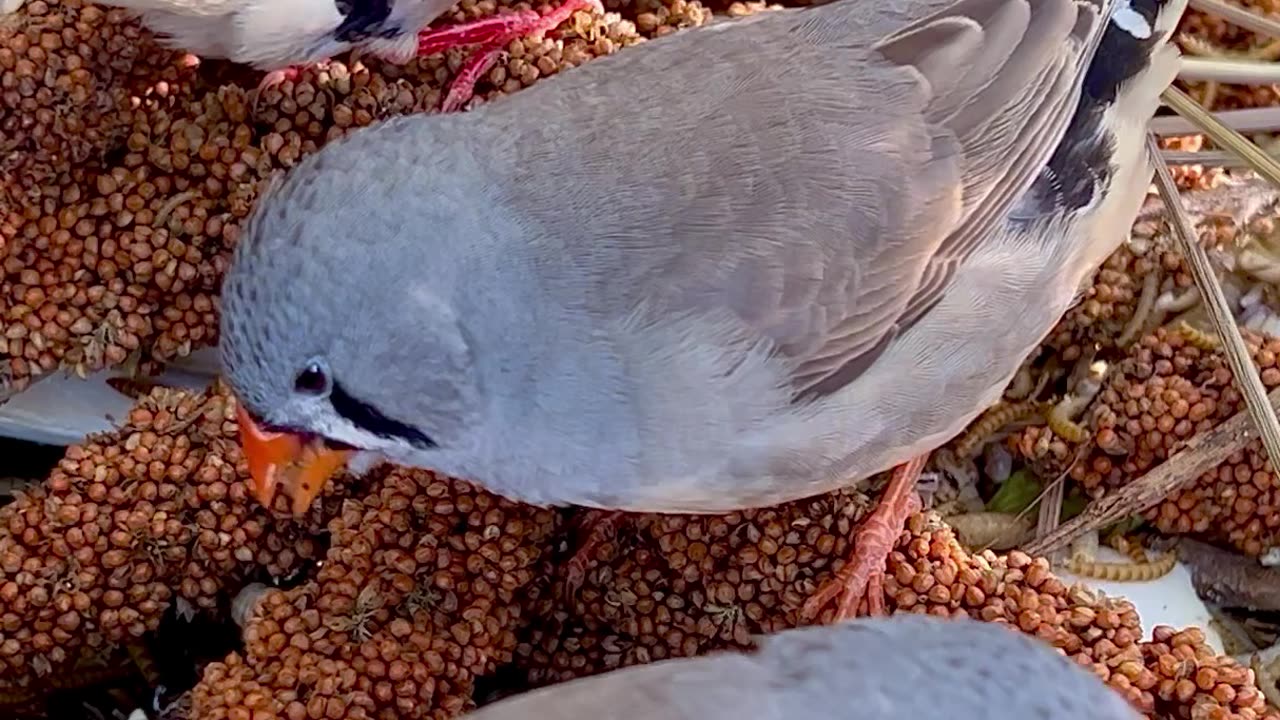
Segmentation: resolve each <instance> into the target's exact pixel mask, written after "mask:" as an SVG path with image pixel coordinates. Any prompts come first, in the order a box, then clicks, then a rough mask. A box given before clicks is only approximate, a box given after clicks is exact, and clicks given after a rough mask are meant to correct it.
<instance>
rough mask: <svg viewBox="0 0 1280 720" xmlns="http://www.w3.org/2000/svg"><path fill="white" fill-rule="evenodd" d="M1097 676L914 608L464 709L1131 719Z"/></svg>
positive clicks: (756, 719) (482, 717)
mask: <svg viewBox="0 0 1280 720" xmlns="http://www.w3.org/2000/svg"><path fill="white" fill-rule="evenodd" d="M1139 717H1140V716H1139V715H1138V713H1137V712H1136V711H1135V710H1134V709H1133V708H1131V707H1129V706H1128V705H1127V704H1126V702H1125V701H1124V699H1123V698H1121V696H1120V695H1119V694H1118V693H1116V692H1115V691H1113V690H1111V689H1110V688H1108V687H1107V686H1106V685H1105V684H1103V682H1102V681H1101V680H1100V679H1099V678H1098V677H1096V676H1094V675H1092V674H1090V673H1089V672H1088V671H1086V670H1084V669H1082V668H1080V667H1077V666H1076V665H1075V664H1074V663H1072V662H1070V661H1068V660H1067V659H1066V658H1064V657H1062V656H1061V655H1059V654H1058V653H1057V652H1056V651H1054V650H1053V649H1052V648H1050V647H1048V646H1047V645H1044V644H1042V643H1041V641H1038V640H1033V639H1031V638H1028V637H1026V636H1023V635H1021V634H1019V633H1018V632H1017V631H1016V630H1013V629H1011V628H1008V627H1007V626H1003V625H995V624H988V623H981V622H978V621H974V620H941V619H937V618H931V617H927V616H920V615H898V616H895V617H892V618H881V619H864V620H856V621H853V622H849V623H845V624H843V625H835V626H818V627H810V628H804V629H799V630H789V631H785V632H782V633H779V634H777V635H773V636H769V637H765V638H763V640H762V648H761V649H760V650H759V651H758V652H757V653H756V654H753V655H739V654H734V653H720V654H714V655H710V656H706V657H702V658H696V659H680V660H669V661H665V662H659V663H655V664H651V665H645V666H640V667H634V668H627V669H623V670H617V671H614V672H611V673H607V674H604V675H600V676H596V677H591V678H586V679H580V680H575V681H571V682H569V683H566V684H562V685H556V686H552V687H549V688H544V689H541V690H536V691H533V692H531V693H527V694H525V695H521V696H517V697H514V698H510V699H507V700H504V701H499V702H497V703H495V704H493V705H491V706H488V707H484V708H481V709H480V710H478V711H476V712H474V713H472V714H470V715H468V716H467V718H468V720H507V719H508V718H510V719H512V720H514V719H515V718H521V719H522V720H542V719H543V718H546V719H548V720H550V719H551V718H556V719H557V720H578V719H581V720H588V719H589V720H608V719H610V718H618V719H619V720H621V719H622V718H626V719H627V720H709V719H711V718H733V719H734V720H891V719H893V720H896V719H898V718H921V719H923V718H939V719H941V718H954V719H955V720H1031V719H1032V718H1034V719H1035V720H1083V719H1085V718H1089V719H1090V720H1137V718H1139Z"/></svg>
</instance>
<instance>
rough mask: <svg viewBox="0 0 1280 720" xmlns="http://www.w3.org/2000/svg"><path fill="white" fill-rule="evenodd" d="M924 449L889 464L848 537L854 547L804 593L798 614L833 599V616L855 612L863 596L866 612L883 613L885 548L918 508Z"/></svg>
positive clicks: (814, 610)
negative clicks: (885, 480) (879, 489)
mask: <svg viewBox="0 0 1280 720" xmlns="http://www.w3.org/2000/svg"><path fill="white" fill-rule="evenodd" d="M928 457H929V456H928V455H924V456H921V457H918V458H915V459H913V460H911V461H909V462H906V463H903V464H902V465H899V466H898V467H896V468H894V469H893V474H892V475H891V476H890V477H889V486H888V487H886V488H885V491H884V496H883V497H881V498H880V502H879V503H877V505H876V509H875V510H874V511H872V513H871V515H870V516H869V517H867V518H866V519H865V520H863V521H862V523H861V525H860V526H859V528H858V532H857V535H855V536H854V540H853V552H852V554H851V555H850V557H849V558H848V561H847V562H846V563H845V564H844V565H843V566H842V567H841V568H840V569H839V570H838V571H836V574H835V575H834V576H833V577H832V578H831V579H829V580H827V582H825V583H823V585H822V587H820V588H818V590H817V591H816V592H815V593H814V594H813V597H811V598H809V600H808V602H806V603H805V604H804V608H803V610H802V614H803V616H804V617H805V618H807V619H810V620H812V619H813V618H816V617H817V616H818V614H819V613H820V612H822V608H824V607H826V605H827V603H829V602H831V601H833V600H835V601H838V604H837V606H836V621H837V622H839V621H840V620H847V619H849V618H853V617H856V616H857V614H858V604H859V603H861V602H862V599H863V598H866V600H867V613H868V614H869V615H884V614H885V609H884V571H885V565H886V563H887V562H888V560H889V553H891V552H893V546H894V545H896V544H897V542H898V538H899V537H900V536H901V535H902V531H903V529H904V528H905V527H906V524H907V518H909V517H911V514H912V513H914V512H916V511H918V510H919V509H920V497H919V496H918V495H917V494H916V480H917V479H918V478H919V477H920V471H921V470H923V469H924V464H925V461H926V460H927V459H928Z"/></svg>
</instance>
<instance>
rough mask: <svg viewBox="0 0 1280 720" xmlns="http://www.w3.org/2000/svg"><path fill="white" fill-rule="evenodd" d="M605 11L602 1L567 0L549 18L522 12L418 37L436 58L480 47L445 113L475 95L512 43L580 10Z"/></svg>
mask: <svg viewBox="0 0 1280 720" xmlns="http://www.w3.org/2000/svg"><path fill="white" fill-rule="evenodd" d="M587 9H596V10H600V11H603V7H602V6H601V5H600V3H599V0H565V3H564V4H563V5H561V6H560V7H558V8H556V9H555V10H552V11H550V12H548V13H547V14H545V15H542V14H540V13H537V12H534V11H533V10H520V11H518V12H513V13H505V14H503V15H498V16H497V17H491V18H485V19H484V20H477V21H475V22H468V23H460V24H458V25H451V26H449V27H443V28H437V29H435V30H425V31H423V32H422V33H421V34H420V35H418V54H419V55H434V54H436V53H440V52H444V51H445V50H449V49H451V48H455V47H459V46H462V45H479V46H480V47H478V48H477V49H476V51H475V52H474V53H473V54H472V55H471V57H469V58H467V61H466V62H465V63H464V64H463V65H462V67H461V68H459V70H458V74H457V75H456V76H455V77H454V79H453V81H452V82H451V83H449V90H448V92H446V93H445V96H444V100H443V101H442V102H441V103H440V111H441V112H453V111H454V110H457V109H459V108H461V107H462V106H463V104H465V103H466V102H467V101H468V100H470V99H471V98H472V96H473V95H474V94H475V85H476V83H477V82H478V81H479V80H480V78H481V77H483V76H484V74H485V73H486V72H488V71H489V69H490V68H492V67H493V65H494V63H496V62H497V61H498V59H499V58H500V57H501V56H502V53H503V52H504V50H505V48H506V46H507V44H508V43H510V42H511V41H512V40H515V39H516V38H519V37H524V36H526V35H534V34H537V33H544V32H549V31H551V30H554V29H555V28H557V27H559V26H560V24H561V23H563V22H564V21H566V20H568V19H569V18H570V17H571V16H572V15H573V14H574V13H575V12H577V11H578V10H587Z"/></svg>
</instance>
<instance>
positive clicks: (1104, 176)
mask: <svg viewBox="0 0 1280 720" xmlns="http://www.w3.org/2000/svg"><path fill="white" fill-rule="evenodd" d="M1186 5H1187V2H1186V0H1119V2H1117V4H1116V5H1115V6H1114V8H1113V11H1112V13H1111V18H1110V21H1109V23H1108V26H1107V28H1106V30H1105V31H1104V33H1103V36H1102V39H1101V42H1100V44H1099V46H1098V50H1097V53H1096V54H1095V56H1094V59H1093V62H1092V63H1091V64H1090V65H1089V69H1088V71H1087V72H1086V74H1085V78H1084V84H1083V87H1082V88H1081V94H1080V99H1079V102H1078V103H1077V105H1076V109H1075V113H1074V115H1073V117H1072V120H1071V123H1070V125H1069V126H1068V127H1067V130H1066V132H1065V134H1064V135H1063V138H1062V141H1061V142H1060V143H1059V144H1058V148H1057V150H1055V151H1054V153H1053V155H1052V157H1050V159H1049V162H1048V163H1047V164H1046V165H1045V167H1044V168H1043V169H1042V170H1041V171H1040V174H1039V176H1038V177H1037V178H1036V180H1035V182H1034V183H1033V184H1032V186H1031V188H1030V189H1029V190H1028V191H1027V193H1026V194H1025V195H1024V196H1023V198H1022V200H1021V201H1020V202H1019V203H1018V205H1017V207H1015V208H1014V210H1013V212H1011V213H1010V220H1011V221H1012V222H1014V223H1026V224H1032V223H1037V222H1044V221H1054V222H1065V223H1069V222H1070V219H1071V218H1077V219H1080V220H1083V221H1084V222H1085V223H1086V225H1087V230H1086V231H1085V232H1083V233H1081V234H1080V239H1081V242H1079V243H1077V244H1075V245H1074V247H1072V248H1071V251H1072V252H1082V253H1085V255H1086V257H1088V258H1089V262H1090V264H1091V265H1093V266H1097V265H1099V264H1101V263H1102V262H1103V260H1105V259H1106V256H1107V255H1109V254H1110V253H1111V251H1113V250H1114V249H1115V247H1116V244H1117V243H1118V242H1119V241H1120V239H1122V238H1124V237H1127V233H1128V230H1129V224H1130V222H1131V221H1132V218H1134V217H1135V216H1136V215H1137V213H1138V209H1139V207H1141V204H1142V201H1143V199H1144V197H1145V196H1146V193H1147V189H1148V188H1149V187H1150V183H1151V176H1152V173H1153V172H1154V167H1153V166H1152V164H1151V163H1152V158H1151V157H1149V154H1148V152H1147V148H1146V134H1147V120H1148V118H1150V117H1151V116H1152V115H1153V114H1154V113H1155V110H1156V108H1157V107H1158V106H1159V103H1160V93H1161V92H1163V91H1164V89H1165V88H1166V87H1168V86H1169V84H1170V83H1172V82H1173V79H1174V77H1175V76H1176V75H1177V71H1178V57H1179V55H1178V50H1177V48H1176V47H1175V46H1174V45H1173V44H1171V43H1170V42H1169V40H1170V37H1171V36H1172V34H1173V31H1174V29H1175V28H1176V26H1177V24H1178V21H1179V20H1180V19H1181V17H1182V13H1183V11H1184V10H1185V9H1186Z"/></svg>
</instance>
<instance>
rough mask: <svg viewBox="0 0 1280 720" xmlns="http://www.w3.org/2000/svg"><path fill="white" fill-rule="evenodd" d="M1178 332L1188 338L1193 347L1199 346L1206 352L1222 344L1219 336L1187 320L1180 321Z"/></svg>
mask: <svg viewBox="0 0 1280 720" xmlns="http://www.w3.org/2000/svg"><path fill="white" fill-rule="evenodd" d="M1178 334H1179V335H1181V336H1182V337H1184V338H1186V340H1187V342H1189V343H1191V346H1192V347H1195V348H1199V349H1201V350H1203V351H1205V352H1213V351H1215V350H1217V349H1218V347H1219V346H1220V344H1221V343H1219V342H1218V338H1216V337H1214V336H1213V335H1210V334H1209V333H1207V332H1205V331H1203V330H1201V329H1200V328H1197V327H1195V326H1194V325H1192V324H1191V323H1189V322H1187V321H1186V320H1183V321H1182V322H1180V323H1178Z"/></svg>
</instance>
